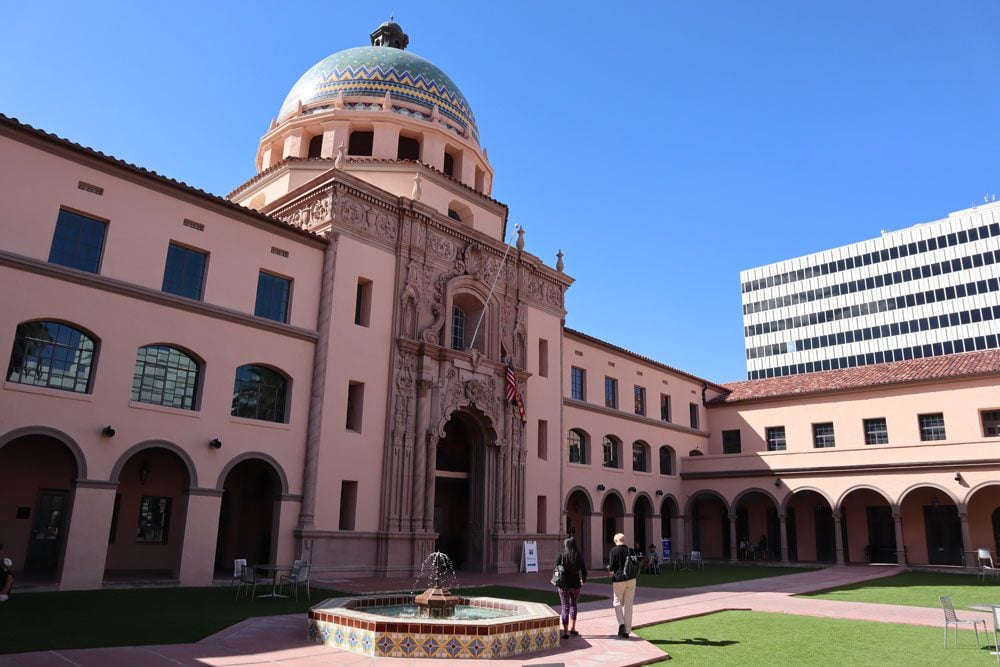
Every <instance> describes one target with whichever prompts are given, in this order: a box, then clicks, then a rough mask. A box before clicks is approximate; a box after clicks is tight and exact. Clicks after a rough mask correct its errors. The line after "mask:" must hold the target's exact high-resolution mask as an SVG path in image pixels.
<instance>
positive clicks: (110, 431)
mask: <svg viewBox="0 0 1000 667" xmlns="http://www.w3.org/2000/svg"><path fill="white" fill-rule="evenodd" d="M101 433H102V434H103V435H104V436H105V437H108V438H113V437H115V429H114V428H112V426H111V424H108V425H107V426H105V427H104V428H102V429H101Z"/></svg>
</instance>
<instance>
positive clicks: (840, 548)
mask: <svg viewBox="0 0 1000 667" xmlns="http://www.w3.org/2000/svg"><path fill="white" fill-rule="evenodd" d="M833 541H834V543H835V544H836V545H837V565H843V564H844V534H843V532H842V531H841V530H840V512H834V513H833Z"/></svg>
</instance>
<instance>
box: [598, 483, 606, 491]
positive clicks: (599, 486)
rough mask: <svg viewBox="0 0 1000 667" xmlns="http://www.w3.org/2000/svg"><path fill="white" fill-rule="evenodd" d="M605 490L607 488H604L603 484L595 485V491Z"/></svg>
mask: <svg viewBox="0 0 1000 667" xmlns="http://www.w3.org/2000/svg"><path fill="white" fill-rule="evenodd" d="M606 488H607V487H606V486H604V485H603V484H598V485H597V490H598V491H603V490H604V489H606Z"/></svg>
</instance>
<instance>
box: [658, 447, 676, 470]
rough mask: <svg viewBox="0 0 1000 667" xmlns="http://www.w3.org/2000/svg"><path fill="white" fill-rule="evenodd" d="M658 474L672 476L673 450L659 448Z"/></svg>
mask: <svg viewBox="0 0 1000 667" xmlns="http://www.w3.org/2000/svg"><path fill="white" fill-rule="evenodd" d="M660 474H661V475H673V474H674V450H673V449H672V448H670V447H669V446H667V445H663V446H662V447H660Z"/></svg>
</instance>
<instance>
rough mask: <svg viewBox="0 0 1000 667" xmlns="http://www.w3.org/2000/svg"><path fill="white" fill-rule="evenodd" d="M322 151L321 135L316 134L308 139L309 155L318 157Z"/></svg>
mask: <svg viewBox="0 0 1000 667" xmlns="http://www.w3.org/2000/svg"><path fill="white" fill-rule="evenodd" d="M322 151H323V135H322V134H317V135H316V136H315V137H313V138H312V139H310V140H309V157H319V156H320V153H321V152H322Z"/></svg>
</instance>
